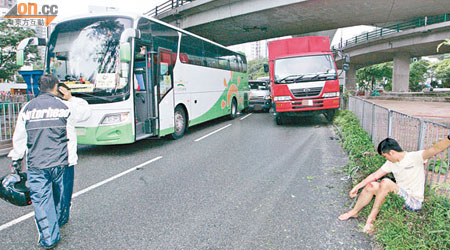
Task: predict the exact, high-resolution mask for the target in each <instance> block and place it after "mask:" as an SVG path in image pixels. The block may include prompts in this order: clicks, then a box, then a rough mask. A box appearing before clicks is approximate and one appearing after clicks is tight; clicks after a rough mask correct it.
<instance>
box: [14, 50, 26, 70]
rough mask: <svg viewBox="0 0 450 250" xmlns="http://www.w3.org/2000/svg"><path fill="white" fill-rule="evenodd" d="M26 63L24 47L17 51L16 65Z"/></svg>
mask: <svg viewBox="0 0 450 250" xmlns="http://www.w3.org/2000/svg"><path fill="white" fill-rule="evenodd" d="M23 63H24V56H23V49H21V50H18V51H17V52H16V65H17V66H19V67H22V66H23Z"/></svg>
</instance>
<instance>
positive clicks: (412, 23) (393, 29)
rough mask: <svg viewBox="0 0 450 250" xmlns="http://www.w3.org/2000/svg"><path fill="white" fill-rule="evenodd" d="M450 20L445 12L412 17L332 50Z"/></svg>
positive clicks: (449, 15) (343, 43) (349, 40)
mask: <svg viewBox="0 0 450 250" xmlns="http://www.w3.org/2000/svg"><path fill="white" fill-rule="evenodd" d="M447 21H450V14H444V15H439V16H426V17H419V18H414V19H410V20H408V21H405V22H401V23H397V24H394V25H389V26H386V27H381V28H376V29H375V30H373V31H370V32H366V33H363V34H360V35H357V36H354V37H352V38H350V39H347V40H345V41H342V42H340V43H339V44H338V45H337V47H336V46H333V47H332V50H336V49H342V48H345V47H349V46H354V45H357V44H360V43H365V42H367V41H369V40H373V39H377V38H380V37H383V36H387V35H390V34H393V33H398V32H402V31H405V30H408V29H414V28H419V27H423V26H427V25H431V24H435V23H442V22H447Z"/></svg>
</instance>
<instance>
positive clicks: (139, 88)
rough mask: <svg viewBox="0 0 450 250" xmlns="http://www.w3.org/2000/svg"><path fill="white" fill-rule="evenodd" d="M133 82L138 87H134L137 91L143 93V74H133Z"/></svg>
mask: <svg viewBox="0 0 450 250" xmlns="http://www.w3.org/2000/svg"><path fill="white" fill-rule="evenodd" d="M134 77H135V80H136V81H137V83H138V85H137V86H136V88H137V89H136V90H137V91H144V90H145V82H144V74H142V73H140V72H135V73H134Z"/></svg>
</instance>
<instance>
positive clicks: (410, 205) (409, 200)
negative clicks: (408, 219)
mask: <svg viewBox="0 0 450 250" xmlns="http://www.w3.org/2000/svg"><path fill="white" fill-rule="evenodd" d="M397 194H398V195H399V196H400V197H402V198H403V200H405V207H406V208H407V209H408V210H409V211H411V212H418V211H420V209H422V202H420V201H418V200H417V199H415V198H413V197H412V196H411V195H409V194H408V193H407V192H406V190H404V189H403V188H402V187H398V193H397Z"/></svg>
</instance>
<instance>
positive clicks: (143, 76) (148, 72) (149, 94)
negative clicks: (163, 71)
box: [133, 41, 158, 140]
mask: <svg viewBox="0 0 450 250" xmlns="http://www.w3.org/2000/svg"><path fill="white" fill-rule="evenodd" d="M151 51H152V48H151V45H148V44H145V43H140V42H138V41H136V46H135V55H134V60H135V61H134V69H133V74H134V90H135V91H134V110H135V123H136V140H139V139H143V138H146V137H149V136H154V135H156V134H157V133H156V131H157V129H158V128H157V125H158V122H157V120H158V113H157V112H158V110H157V106H156V105H157V104H156V103H157V102H156V100H155V92H154V90H155V85H154V84H153V82H154V79H153V77H152V65H153V62H152V61H153V60H152V58H153V54H152V52H151Z"/></svg>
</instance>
